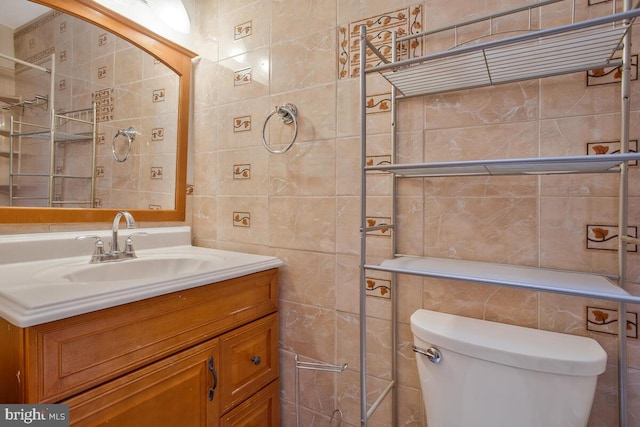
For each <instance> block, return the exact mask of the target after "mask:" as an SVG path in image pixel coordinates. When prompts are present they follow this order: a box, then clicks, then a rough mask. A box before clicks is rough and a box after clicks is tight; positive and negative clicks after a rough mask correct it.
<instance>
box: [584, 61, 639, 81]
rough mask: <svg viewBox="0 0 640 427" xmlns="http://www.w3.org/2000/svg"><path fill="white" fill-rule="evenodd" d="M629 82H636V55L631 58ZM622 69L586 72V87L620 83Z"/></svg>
mask: <svg viewBox="0 0 640 427" xmlns="http://www.w3.org/2000/svg"><path fill="white" fill-rule="evenodd" d="M630 72H631V80H632V81H633V80H638V55H632V56H631V71H630ZM621 78H622V69H621V68H620V67H607V68H598V69H595V70H589V71H587V86H599V85H606V84H611V83H620V79H621Z"/></svg>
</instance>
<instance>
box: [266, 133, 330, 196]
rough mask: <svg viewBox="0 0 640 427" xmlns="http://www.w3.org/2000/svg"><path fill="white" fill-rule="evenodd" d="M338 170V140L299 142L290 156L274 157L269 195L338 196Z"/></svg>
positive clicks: (270, 163)
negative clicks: (336, 141) (336, 190)
mask: <svg viewBox="0 0 640 427" xmlns="http://www.w3.org/2000/svg"><path fill="white" fill-rule="evenodd" d="M335 170H336V144H335V140H318V141H315V142H312V143H308V142H298V143H295V145H294V146H293V147H292V148H291V149H290V150H289V152H288V155H281V156H276V157H272V158H271V159H270V161H269V194H271V195H275V196H330V195H334V194H335V189H336V174H335V172H334V171H335ZM328 172H330V173H328Z"/></svg>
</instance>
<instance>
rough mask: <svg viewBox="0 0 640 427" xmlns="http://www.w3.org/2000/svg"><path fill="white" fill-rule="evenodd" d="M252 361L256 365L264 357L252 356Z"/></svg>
mask: <svg viewBox="0 0 640 427" xmlns="http://www.w3.org/2000/svg"><path fill="white" fill-rule="evenodd" d="M251 361H252V362H253V364H254V365H256V366H258V365H259V364H260V362H262V358H261V357H260V356H253V357H251Z"/></svg>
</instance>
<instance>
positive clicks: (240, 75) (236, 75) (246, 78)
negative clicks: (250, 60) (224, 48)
mask: <svg viewBox="0 0 640 427" xmlns="http://www.w3.org/2000/svg"><path fill="white" fill-rule="evenodd" d="M252 76H253V72H252V70H251V67H249V68H244V69H242V70H238V71H234V72H233V85H234V86H242V85H246V84H249V83H251V81H252V79H253V77H252Z"/></svg>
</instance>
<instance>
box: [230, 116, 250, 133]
mask: <svg viewBox="0 0 640 427" xmlns="http://www.w3.org/2000/svg"><path fill="white" fill-rule="evenodd" d="M250 130H251V116H242V117H236V118H234V119H233V131H234V132H247V131H250Z"/></svg>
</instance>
